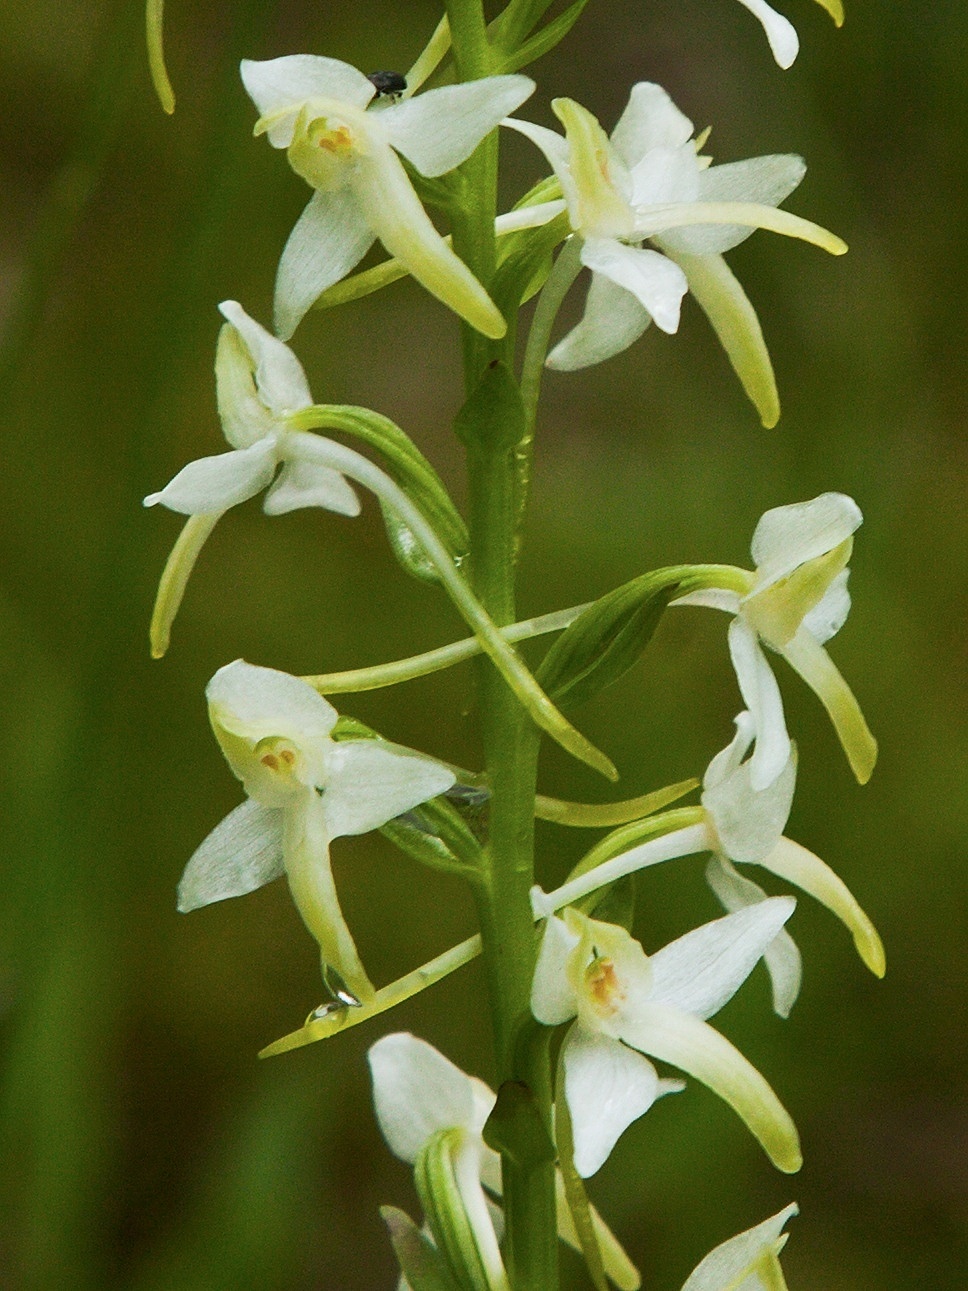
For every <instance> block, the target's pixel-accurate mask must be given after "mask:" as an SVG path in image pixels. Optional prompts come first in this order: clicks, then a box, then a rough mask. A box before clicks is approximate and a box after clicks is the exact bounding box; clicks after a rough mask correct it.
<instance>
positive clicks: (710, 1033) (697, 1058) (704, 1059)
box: [622, 1002, 803, 1174]
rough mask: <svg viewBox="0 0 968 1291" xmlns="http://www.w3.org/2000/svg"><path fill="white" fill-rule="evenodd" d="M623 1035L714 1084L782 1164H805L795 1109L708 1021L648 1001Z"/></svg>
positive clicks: (784, 1166)
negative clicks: (787, 1105)
mask: <svg viewBox="0 0 968 1291" xmlns="http://www.w3.org/2000/svg"><path fill="white" fill-rule="evenodd" d="M622 1038H623V1039H624V1040H625V1042H626V1043H627V1044H630V1045H632V1046H633V1048H635V1049H638V1050H640V1051H641V1052H642V1053H647V1054H649V1055H650V1056H651V1057H653V1058H658V1059H659V1060H660V1061H661V1062H669V1063H672V1065H673V1066H674V1067H679V1068H680V1069H681V1070H682V1071H684V1072H686V1073H687V1074H688V1075H690V1076H695V1078H696V1079H697V1080H700V1081H702V1083H703V1084H704V1085H708V1086H709V1088H710V1089H712V1090H713V1091H714V1093H716V1094H718V1095H719V1097H720V1098H722V1099H724V1100H725V1101H726V1102H727V1103H729V1105H730V1107H732V1109H733V1111H734V1112H736V1114H737V1115H738V1116H739V1117H740V1118H741V1119H742V1120H743V1121H744V1122H745V1123H746V1125H747V1127H748V1128H749V1130H750V1131H751V1133H752V1134H753V1135H755V1137H756V1138H757V1139H758V1140H759V1142H760V1144H761V1145H762V1147H763V1150H764V1151H765V1152H766V1154H767V1156H768V1157H769V1158H770V1160H771V1161H772V1162H773V1164H774V1165H775V1166H776V1167H777V1169H779V1170H783V1171H785V1172H786V1173H788V1174H790V1173H793V1172H794V1171H796V1170H799V1169H800V1166H801V1165H802V1163H803V1157H802V1156H801V1153H800V1142H799V1137H798V1135H797V1131H796V1126H795V1125H794V1124H793V1121H792V1120H791V1118H790V1114H789V1112H787V1110H786V1108H785V1107H784V1106H783V1104H782V1103H781V1102H780V1100H779V1099H778V1098H777V1096H776V1094H775V1093H774V1092H773V1090H772V1089H771V1088H770V1086H769V1085H768V1083H767V1082H766V1080H764V1078H763V1077H762V1076H761V1075H760V1073H759V1072H758V1071H757V1070H756V1068H755V1067H754V1066H753V1065H752V1064H751V1063H750V1062H748V1061H747V1060H746V1059H745V1058H744V1057H743V1055H742V1054H741V1053H740V1052H739V1050H738V1049H735V1048H734V1047H733V1046H732V1045H731V1044H730V1043H729V1041H728V1040H727V1039H726V1038H725V1036H722V1035H720V1034H719V1032H718V1031H715V1030H713V1028H712V1027H711V1026H709V1025H708V1023H706V1022H701V1021H700V1020H699V1019H698V1018H696V1017H693V1016H692V1015H691V1014H689V1013H682V1012H680V1011H679V1010H678V1009H671V1008H669V1007H668V1006H666V1005H663V1004H655V1003H653V1002H647V1003H645V1004H642V1005H641V1006H640V1007H639V1008H638V1009H637V1011H636V1016H635V1017H634V1018H632V1017H629V1018H628V1019H626V1020H625V1022H624V1026H623V1032H622Z"/></svg>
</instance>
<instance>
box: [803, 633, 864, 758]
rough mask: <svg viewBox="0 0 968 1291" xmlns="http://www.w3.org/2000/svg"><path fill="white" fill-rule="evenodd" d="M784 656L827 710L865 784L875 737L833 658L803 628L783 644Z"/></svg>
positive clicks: (843, 745)
mask: <svg viewBox="0 0 968 1291" xmlns="http://www.w3.org/2000/svg"><path fill="white" fill-rule="evenodd" d="M783 657H784V659H786V661H787V663H789V665H790V667H791V668H793V669H794V671H795V672H798V673H799V674H800V676H801V677H802V678H803V680H804V681H805V682H806V683H807V685H808V686H809V687H810V689H811V690H812V691H813V693H814V694H815V695H816V696H817V698H818V699H819V700H820V702H821V703H822V704H823V706H824V708H825V709H826V710H827V715H828V716H829V718H830V720H831V722H833V726H834V730H835V731H836V732H837V738H838V739H839V740H840V743H841V746H842V748H843V750H844V752H845V753H846V754H847V761H848V762H849V763H850V766H851V770H852V771H853V773H854V775H855V776H856V777H857V779H858V781H859V782H860V783H861V784H866V783H867V781H868V780H869V779H870V778H871V774H872V773H873V770H874V764H875V762H876V761H877V740H875V739H874V736H873V735H872V734H871V732H870V728H869V727H868V725H867V723H866V722H865V721H864V714H863V713H862V712H861V711H860V705H859V704H858V702H857V699H856V697H855V696H854V692H853V691H852V690H851V689H850V687H849V686H848V685H847V683H846V681H845V680H844V678H843V677H842V676H841V673H840V671H839V670H838V668H837V666H836V665H835V664H834V661H833V660H832V659H831V657H830V655H829V654H828V653H827V651H826V650H825V649H824V648H823V646H822V645H821V644H820V643H819V641H816V640H815V639H814V638H813V637H812V636H811V635H810V633H809V632H807V631H806V629H805V628H801V629H800V631H799V632H798V633H797V634H796V636H795V637H794V638H793V640H792V641H788V642H787V644H786V645H785V646H784V647H783Z"/></svg>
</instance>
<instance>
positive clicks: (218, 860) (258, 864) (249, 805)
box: [178, 799, 285, 913]
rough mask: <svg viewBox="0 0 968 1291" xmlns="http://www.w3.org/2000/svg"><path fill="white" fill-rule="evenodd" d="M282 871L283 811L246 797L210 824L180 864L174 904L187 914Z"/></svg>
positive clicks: (241, 893)
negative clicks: (204, 837) (201, 838)
mask: <svg viewBox="0 0 968 1291" xmlns="http://www.w3.org/2000/svg"><path fill="white" fill-rule="evenodd" d="M284 873H285V866H284V864H283V860H282V812H281V811H278V810H276V809H274V808H272V807H262V806H260V805H259V803H257V802H253V801H252V800H251V799H248V800H246V801H245V802H244V803H242V805H241V807H236V809H235V810H234V811H230V812H229V814H228V815H227V816H226V817H225V819H224V820H223V821H222V822H221V824H219V825H216V826H215V828H214V829H213V830H212V832H211V833H210V834H209V835H208V837H207V838H206V839H205V841H204V842H203V843H202V844H201V846H200V847H198V849H197V850H196V852H195V854H194V855H193V856H192V859H191V860H190V861H189V862H188V864H187V865H186V866H185V872H184V874H183V875H182V877H181V882H180V883H179V884H178V909H179V910H180V911H182V913H186V912H187V911H189V910H198V909H200V908H201V907H202V906H206V905H211V904H212V902H213V901H225V900H226V899H227V898H228V897H240V896H244V895H245V893H246V892H254V891H255V890H256V888H261V887H263V886H264V885H265V884H266V883H271V882H272V880H273V879H278V878H280V877H281V875H282V874H284Z"/></svg>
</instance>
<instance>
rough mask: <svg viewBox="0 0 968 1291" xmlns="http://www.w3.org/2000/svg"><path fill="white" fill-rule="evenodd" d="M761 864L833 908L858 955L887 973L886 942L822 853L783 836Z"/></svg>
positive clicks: (879, 972) (880, 974)
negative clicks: (823, 859)
mask: <svg viewBox="0 0 968 1291" xmlns="http://www.w3.org/2000/svg"><path fill="white" fill-rule="evenodd" d="M759 864H760V865H762V867H763V869H764V870H769V871H770V873H771V874H776V875H778V876H779V877H780V878H781V879H786V880H787V882H788V883H794V884H796V886H797V887H798V888H800V889H801V890H802V891H803V892H808V893H809V894H810V896H812V897H815V898H816V900H818V901H819V902H820V903H821V904H822V905H825V906H826V907H827V909H828V910H831V911H832V912H833V913H834V914H835V915H836V916H837V918H838V919H839V920H840V921H841V923H843V924H844V925H846V927H847V928H848V930H849V931H850V934H851V936H852V937H853V939H854V945H855V946H856V947H857V953H858V955H860V957H861V959H862V960H863V961H864V963H865V964H866V965H867V967H868V968H869V969H870V970H871V972H872V973H873V974H874V975H875V977H883V976H884V971H885V967H886V965H885V958H884V944H883V942H882V941H881V939H880V937H879V936H878V934H877V929H876V928H875V927H874V925H873V924H872V923H871V921H870V919H868V917H867V915H866V914H865V913H864V911H863V910H862V909H861V908H860V905H859V904H858V902H857V899H856V898H855V896H854V894H853V893H852V892H851V891H850V889H849V888H848V886H847V884H846V883H845V882H844V881H843V879H841V878H840V877H839V875H837V874H835V873H834V871H833V870H832V869H831V868H830V866H829V865H827V864H826V863H825V862H824V861H822V860H821V859H820V857H819V856H814V854H813V852H808V851H807V849H806V848H805V847H801V846H800V844H799V843H794V842H793V841H792V839H789V838H781V839H780V841H779V843H777V845H776V847H775V848H774V849H773V851H772V852H770V854H769V855H768V856H764V857H763V859H762V860H761V861H760V862H759Z"/></svg>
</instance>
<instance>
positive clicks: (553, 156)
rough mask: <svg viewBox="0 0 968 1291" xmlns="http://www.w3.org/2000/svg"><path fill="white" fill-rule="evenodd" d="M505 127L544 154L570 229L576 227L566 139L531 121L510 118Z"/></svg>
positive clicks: (572, 180) (573, 189)
mask: <svg viewBox="0 0 968 1291" xmlns="http://www.w3.org/2000/svg"><path fill="white" fill-rule="evenodd" d="M505 125H506V126H507V127H508V129H509V130H517V132H518V134H523V135H524V137H525V138H526V139H530V140H531V142H532V143H533V144H534V145H535V147H536V148H540V150H541V151H542V152H543V153H544V155H545V160H546V161H547V162H548V164H549V166H550V167H551V169H552V170H553V171H554V172H555V175H556V176H557V178H558V182H559V183H560V184H561V191H562V192H563V193H564V196H565V201H566V202H567V203H568V210H569V211H570V212H571V216H572V227H573V228H574V227H577V225H576V219H577V212H578V205H579V203H578V190H577V189H576V187H575V181H574V179H573V178H572V174H571V166H570V165H569V159H570V156H571V150H570V148H569V147H568V141H567V139H565V138H563V136H562V135H560V134H558V133H557V132H556V131H554V130H549V129H548V127H547V126H538V125H535V124H534V122H532V121H519V120H515V119H513V118H512V119H511V120H509V121H506V122H505Z"/></svg>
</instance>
